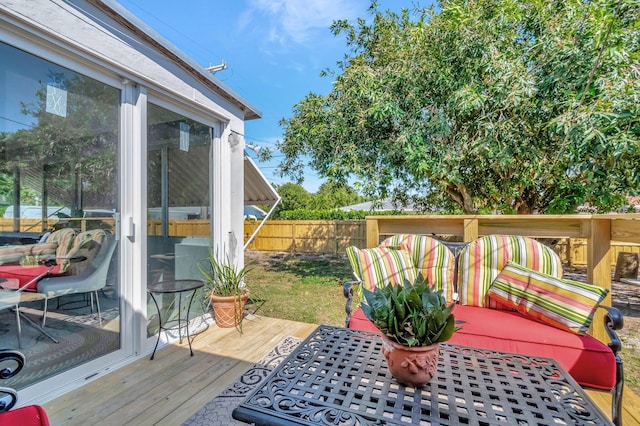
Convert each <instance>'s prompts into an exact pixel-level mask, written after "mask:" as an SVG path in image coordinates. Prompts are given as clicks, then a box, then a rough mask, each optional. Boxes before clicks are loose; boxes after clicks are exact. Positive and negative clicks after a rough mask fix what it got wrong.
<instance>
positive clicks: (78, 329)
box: [0, 43, 121, 389]
mask: <svg viewBox="0 0 640 426" xmlns="http://www.w3.org/2000/svg"><path fill="white" fill-rule="evenodd" d="M0 58H1V59H2V60H0V93H2V96H0V153H1V155H2V162H0V246H1V247H0V286H2V287H3V288H2V289H0V340H1V342H2V343H1V344H0V346H2V347H4V348H13V349H20V350H21V351H22V352H23V353H24V354H25V355H26V357H27V360H28V362H27V366H26V368H25V370H27V371H25V372H23V373H21V374H19V375H18V376H17V377H16V378H15V379H12V380H11V383H5V385H8V386H11V387H15V388H18V389H22V388H24V387H27V386H29V385H32V384H36V383H38V382H40V381H43V380H45V379H47V378H50V377H52V376H54V375H58V374H60V373H64V372H65V371H67V370H69V369H71V368H75V367H77V366H79V365H82V364H84V363H86V362H89V361H91V360H93V359H96V358H98V357H101V356H103V355H106V354H108V353H111V352H113V351H116V350H118V349H119V348H120V345H121V343H120V330H121V325H120V293H121V292H120V283H119V280H118V276H119V273H118V271H119V262H118V247H117V244H118V242H117V241H116V239H115V237H114V232H113V231H114V227H115V216H116V215H115V212H116V211H117V209H118V201H119V181H118V177H119V170H118V148H119V141H120V134H119V133H120V90H119V89H117V88H114V87H112V86H109V85H106V84H104V83H102V82H100V81H97V80H95V79H93V78H90V77H87V76H85V75H82V74H79V73H77V72H74V71H71V70H69V69H67V68H64V67H61V66H59V65H56V64H54V63H51V62H49V61H46V60H43V59H41V58H38V57H36V56H33V55H31V54H29V53H26V52H24V51H22V50H19V49H17V48H15V47H12V46H10V45H7V44H4V43H0ZM45 312H46V322H44V326H42V324H43V317H44V315H45ZM19 325H20V326H21V327H20V328H19V327H18V326H19ZM5 382H7V381H5Z"/></svg>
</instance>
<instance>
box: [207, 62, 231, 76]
mask: <svg viewBox="0 0 640 426" xmlns="http://www.w3.org/2000/svg"><path fill="white" fill-rule="evenodd" d="M226 69H227V63H226V62H225V60H224V59H223V60H222V63H221V64H219V65H209V66H208V67H207V68H205V70H207V71H209V72H210V73H211V74H215V73H217V72H218V71H224V70H226Z"/></svg>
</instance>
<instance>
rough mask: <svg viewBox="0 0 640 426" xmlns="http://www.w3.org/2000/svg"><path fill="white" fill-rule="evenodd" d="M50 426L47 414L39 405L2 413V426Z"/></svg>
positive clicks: (0, 416)
mask: <svg viewBox="0 0 640 426" xmlns="http://www.w3.org/2000/svg"><path fill="white" fill-rule="evenodd" d="M17 425H20V426H49V419H48V418H47V413H45V411H44V410H43V409H42V407H40V406H39V405H28V406H26V407H20V408H15V409H13V410H11V411H7V412H6V413H0V426H17Z"/></svg>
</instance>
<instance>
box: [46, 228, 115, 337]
mask: <svg viewBox="0 0 640 426" xmlns="http://www.w3.org/2000/svg"><path fill="white" fill-rule="evenodd" d="M100 241H101V242H98V241H96V240H93V239H89V240H86V241H84V242H83V243H81V244H80V245H79V247H78V249H77V250H75V251H74V253H72V255H73V256H82V257H86V260H85V261H82V262H78V263H72V264H71V265H70V266H69V267H68V269H67V271H66V272H65V274H64V275H49V276H47V277H46V278H44V279H42V280H40V281H39V282H38V293H42V294H43V295H44V297H45V299H44V314H43V317H42V326H43V327H44V326H45V323H46V320H47V308H48V302H49V299H54V298H57V297H61V296H66V295H70V294H81V293H89V294H90V298H91V300H90V303H91V312H93V305H94V297H95V305H96V308H97V311H98V319H99V321H100V326H102V313H101V312H100V301H99V299H98V290H101V289H103V288H104V287H105V286H106V284H107V275H108V272H109V265H110V263H111V257H112V256H113V252H114V251H115V248H116V244H117V241H115V240H114V239H113V238H112V237H110V236H105V238H102V239H101V240H100Z"/></svg>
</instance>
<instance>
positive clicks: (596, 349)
mask: <svg viewBox="0 0 640 426" xmlns="http://www.w3.org/2000/svg"><path fill="white" fill-rule="evenodd" d="M453 315H454V316H455V318H456V325H457V326H458V327H462V329H461V330H459V331H457V332H455V333H454V335H453V337H452V338H451V340H449V341H448V342H447V343H451V344H455V345H462V346H471V347H476V348H483V349H490V350H496V351H501V352H512V353H519V354H523V355H531V356H539V357H544V358H552V359H555V360H556V361H557V362H558V363H559V364H560V365H561V366H562V367H563V368H564V369H565V370H566V371H567V372H569V374H570V375H571V376H572V377H573V378H574V379H575V380H576V381H577V382H578V383H579V384H580V385H582V386H588V387H592V388H597V389H606V390H611V389H613V387H614V385H615V382H616V360H615V357H614V355H613V352H612V351H611V349H610V348H609V347H608V346H607V345H605V344H604V343H602V342H600V341H599V340H597V339H596V338H594V337H592V336H589V335H584V336H579V335H577V334H574V333H570V332H567V331H563V330H560V329H557V328H554V327H551V326H549V325H546V324H542V323H539V322H536V321H532V320H531V319H528V318H525V317H524V316H522V315H521V314H519V313H517V312H508V311H501V310H495V309H488V308H481V307H476V306H462V305H456V307H455V309H454V311H453ZM349 327H350V328H355V329H358V330H367V331H375V332H379V330H378V329H377V328H376V327H375V326H374V325H373V323H372V322H371V321H369V320H368V319H367V318H366V317H365V316H364V313H363V312H362V310H361V309H357V310H356V311H354V313H353V315H352V317H351V320H350V322H349Z"/></svg>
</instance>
